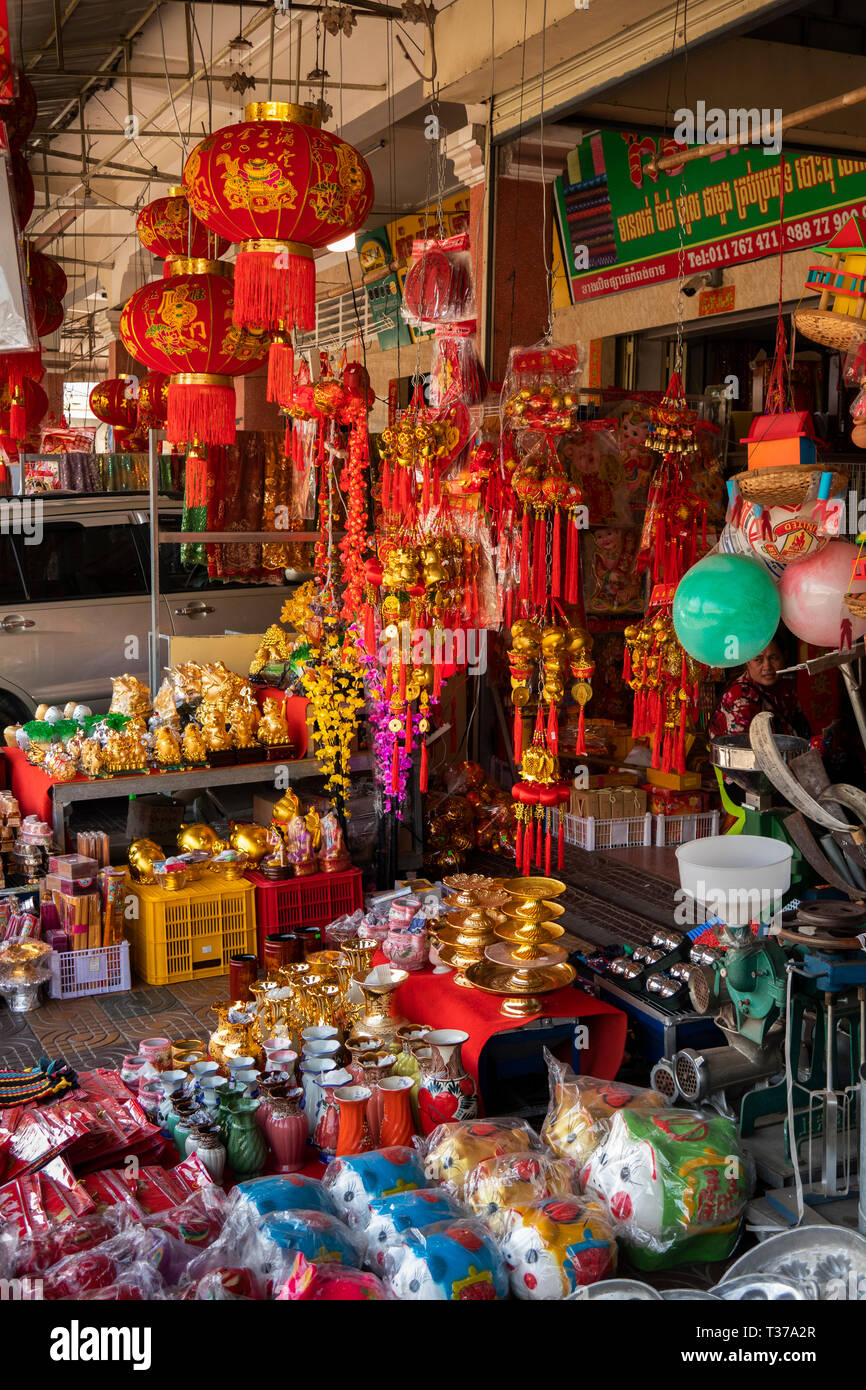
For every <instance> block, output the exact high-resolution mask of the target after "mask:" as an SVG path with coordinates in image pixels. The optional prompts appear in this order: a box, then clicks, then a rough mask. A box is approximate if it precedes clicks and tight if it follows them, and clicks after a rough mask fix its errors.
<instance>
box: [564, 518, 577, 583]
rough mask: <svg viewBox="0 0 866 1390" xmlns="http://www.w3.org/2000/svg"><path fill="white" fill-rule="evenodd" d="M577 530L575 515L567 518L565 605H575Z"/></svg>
mask: <svg viewBox="0 0 866 1390" xmlns="http://www.w3.org/2000/svg"><path fill="white" fill-rule="evenodd" d="M577 541H578V529H577V515H576V513H575V514H574V515H573V516H571V517H570V518H569V522H568V536H567V538H566V544H565V593H564V595H563V598H564V599H565V602H566V603H577V593H578V590H577V566H578V547H577Z"/></svg>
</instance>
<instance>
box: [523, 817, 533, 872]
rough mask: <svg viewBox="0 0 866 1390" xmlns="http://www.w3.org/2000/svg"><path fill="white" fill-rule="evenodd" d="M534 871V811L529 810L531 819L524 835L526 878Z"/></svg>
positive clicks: (524, 870)
mask: <svg viewBox="0 0 866 1390" xmlns="http://www.w3.org/2000/svg"><path fill="white" fill-rule="evenodd" d="M531 873H532V812H531V811H530V812H529V820H528V822H527V826H526V833H525V834H524V836H523V876H524V878H526V877H527V876H528V875H529V874H531Z"/></svg>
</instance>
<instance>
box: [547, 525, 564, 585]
mask: <svg viewBox="0 0 866 1390" xmlns="http://www.w3.org/2000/svg"><path fill="white" fill-rule="evenodd" d="M550 593H551V597H552V598H561V597H562V523H561V522H560V519H559V508H558V507H554V509H553V556H552V560H551V567H550Z"/></svg>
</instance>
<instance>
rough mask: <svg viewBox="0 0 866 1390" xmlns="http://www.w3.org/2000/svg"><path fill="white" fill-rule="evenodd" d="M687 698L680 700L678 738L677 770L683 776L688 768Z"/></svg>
mask: <svg viewBox="0 0 866 1390" xmlns="http://www.w3.org/2000/svg"><path fill="white" fill-rule="evenodd" d="M687 704H688V701H687V700H681V701H680V731H679V737H678V738H677V757H676V770H677V772H678V773H679V774H680V776H682V774H683V773H684V772H685V770H686V706H687Z"/></svg>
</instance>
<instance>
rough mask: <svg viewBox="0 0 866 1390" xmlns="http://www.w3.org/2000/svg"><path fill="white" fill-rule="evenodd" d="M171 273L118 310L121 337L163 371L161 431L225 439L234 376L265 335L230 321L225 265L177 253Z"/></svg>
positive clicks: (208, 440) (258, 353) (262, 348)
mask: <svg viewBox="0 0 866 1390" xmlns="http://www.w3.org/2000/svg"><path fill="white" fill-rule="evenodd" d="M174 269H175V272H176V273H175V274H174V275H170V276H168V278H167V279H164V280H153V281H151V283H150V284H149V285H144V286H143V287H142V288H141V289H140V290H136V292H135V294H134V295H132V297H131V298H130V299H129V300H128V301H127V303H126V304H125V306H124V309H123V313H122V314H121V316H120V337H121V339H122V341H123V344H124V346H125V347H126V349H127V351H128V352H130V353H131V354H132V356H133V357H134V358H135V360H136V361H137V362H141V363H142V365H143V366H145V367H148V368H149V369H150V370H151V371H154V372H164V373H165V374H166V375H167V376H169V377H170V378H171V379H170V381H169V385H168V414H167V420H166V428H167V431H168V437H169V439H171V440H174V441H175V442H176V443H188V444H190V443H192V442H193V441H194V440H198V441H199V442H200V443H202V444H231V443H233V442H234V438H235V393H234V387H233V385H232V377H233V376H244V375H246V373H247V372H253V371H255V370H256V368H257V367H258V366H260V365H261V364H262V363H263V362H264V360H265V356H266V355H267V351H268V346H269V339H268V338H266V337H263V336H262V335H261V334H258V335H256V334H252V333H246V332H244V331H243V329H240V328H237V327H236V326H235V325H234V324H233V323H232V303H233V292H232V291H233V286H232V279H231V272H232V267H231V266H229V265H226V264H224V263H223V262H221V261H204V260H178V261H177V262H176V263H175V266H174Z"/></svg>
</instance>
